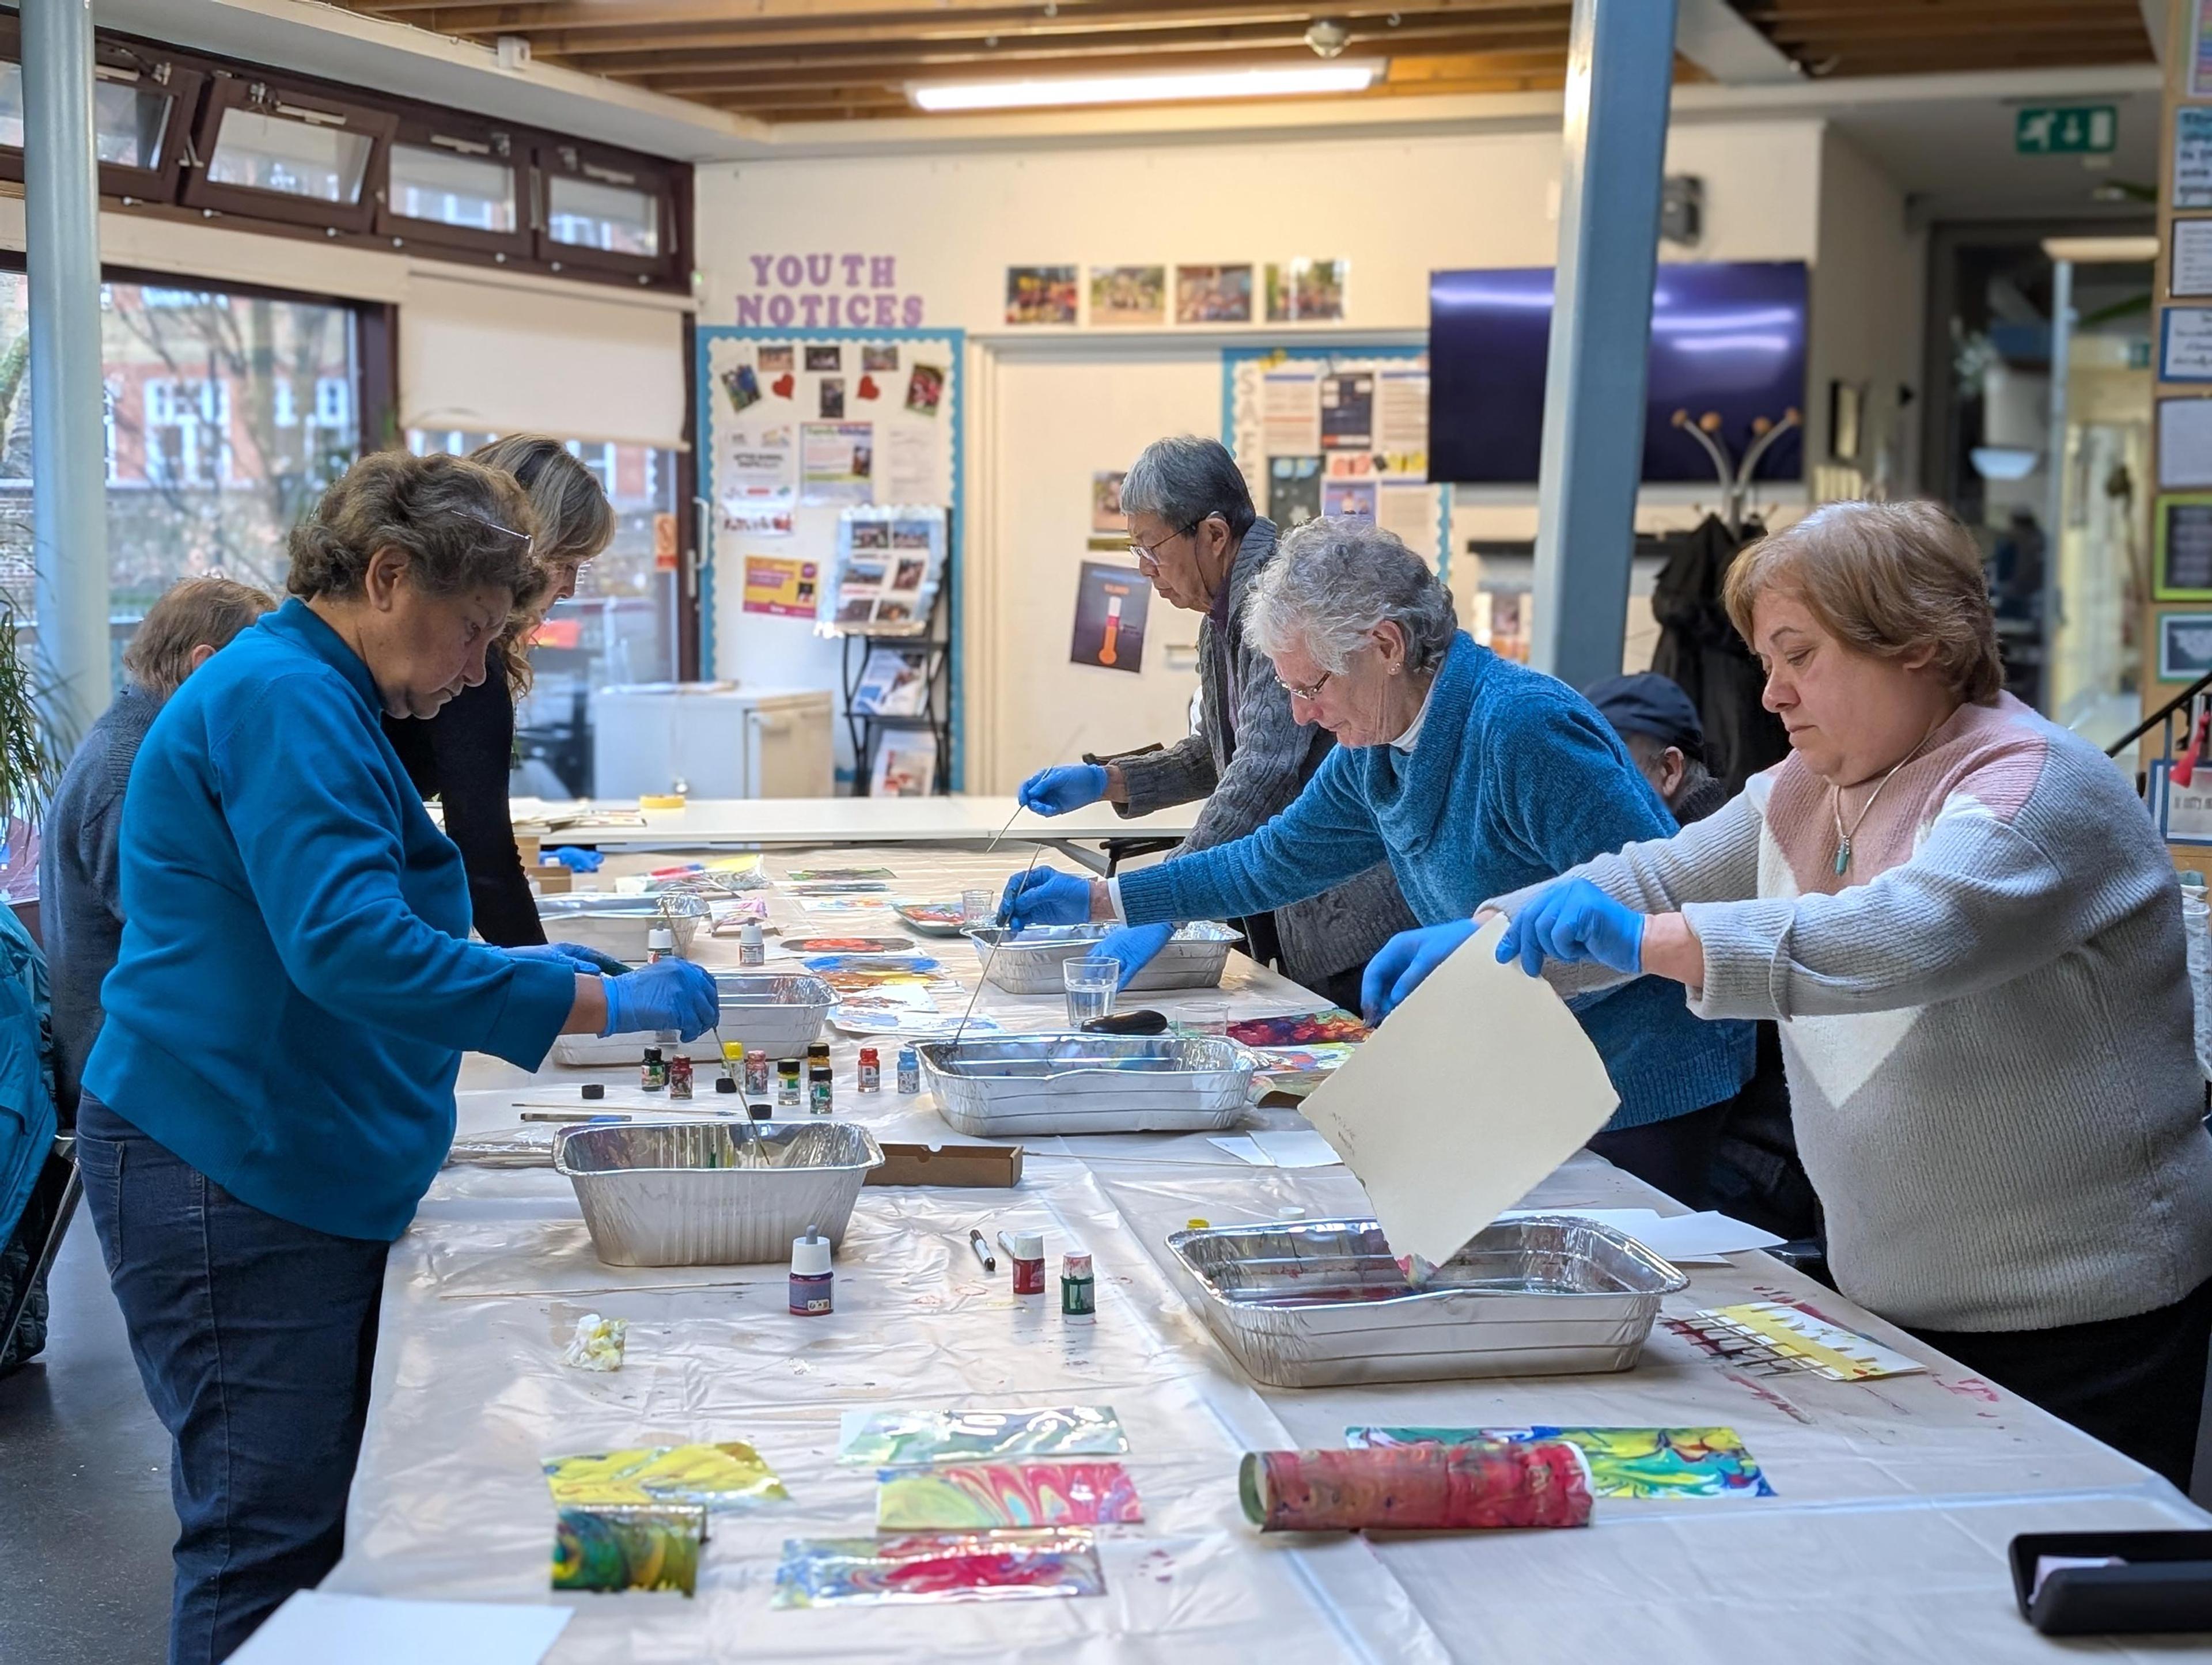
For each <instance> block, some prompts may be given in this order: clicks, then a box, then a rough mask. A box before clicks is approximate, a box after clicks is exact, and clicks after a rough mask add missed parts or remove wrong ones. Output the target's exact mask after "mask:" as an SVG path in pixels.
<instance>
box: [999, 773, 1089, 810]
mask: <svg viewBox="0 0 2212 1665" xmlns="http://www.w3.org/2000/svg"><path fill="white" fill-rule="evenodd" d="M1105 795H1106V770H1105V768H1104V767H1103V765H1102V764H1098V763H1059V764H1055V765H1054V767H1052V768H1051V769H1039V770H1038V771H1037V772H1036V774H1035V775H1030V778H1029V779H1028V780H1026V781H1023V782H1022V789H1021V790H1020V791H1019V792H1018V793H1015V794H1014V796H1015V797H1016V798H1017V799H1019V800H1020V802H1021V806H1022V807H1023V808H1024V809H1025V810H1032V811H1036V813H1037V814H1039V815H1066V813H1067V812H1068V811H1070V810H1079V809H1081V808H1083V807H1084V806H1085V805H1089V804H1095V803H1097V801H1098V800H1099V799H1102V798H1103V797H1104V796H1105Z"/></svg>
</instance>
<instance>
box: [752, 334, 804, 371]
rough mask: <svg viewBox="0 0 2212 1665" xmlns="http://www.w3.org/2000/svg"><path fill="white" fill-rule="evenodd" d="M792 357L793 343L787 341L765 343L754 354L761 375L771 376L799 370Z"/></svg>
mask: <svg viewBox="0 0 2212 1665" xmlns="http://www.w3.org/2000/svg"><path fill="white" fill-rule="evenodd" d="M792 356H793V355H792V348H791V343H789V342H787V341H780V342H778V341H764V342H763V343H761V344H760V346H759V347H758V348H757V349H755V350H754V353H753V357H754V359H755V360H756V361H757V362H758V363H759V365H760V368H761V374H763V375H769V376H773V375H779V374H781V373H782V372H784V371H786V370H790V369H795V368H798V367H797V366H795V365H794V364H793V362H792Z"/></svg>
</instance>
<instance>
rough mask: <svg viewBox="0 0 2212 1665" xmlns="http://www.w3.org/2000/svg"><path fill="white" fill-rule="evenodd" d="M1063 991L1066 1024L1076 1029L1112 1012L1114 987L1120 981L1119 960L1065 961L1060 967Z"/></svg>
mask: <svg viewBox="0 0 2212 1665" xmlns="http://www.w3.org/2000/svg"><path fill="white" fill-rule="evenodd" d="M1120 981H1121V961H1119V960H1088V959H1085V960H1069V961H1068V962H1067V963H1065V964H1064V965H1062V966H1061V967H1060V983H1061V986H1062V987H1065V988H1066V990H1067V1026H1068V1027H1069V1028H1070V1029H1080V1028H1082V1027H1083V1025H1084V1024H1087V1023H1089V1022H1091V1020H1092V1019H1093V1018H1110V1017H1112V1016H1113V1015H1114V986H1115V984H1116V983H1118V982H1120Z"/></svg>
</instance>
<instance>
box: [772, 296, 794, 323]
mask: <svg viewBox="0 0 2212 1665" xmlns="http://www.w3.org/2000/svg"><path fill="white" fill-rule="evenodd" d="M791 314H792V305H791V297H790V296H789V295H770V296H769V298H768V321H769V323H771V324H773V325H775V327H776V328H777V329H779V330H782V329H788V328H789V327H790V325H791Z"/></svg>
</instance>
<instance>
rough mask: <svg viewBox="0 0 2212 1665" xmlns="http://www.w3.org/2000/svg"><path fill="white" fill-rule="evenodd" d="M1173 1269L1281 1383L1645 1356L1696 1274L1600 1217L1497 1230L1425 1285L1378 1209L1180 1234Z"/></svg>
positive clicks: (1592, 1367) (1392, 1378)
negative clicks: (1662, 1308)
mask: <svg viewBox="0 0 2212 1665" xmlns="http://www.w3.org/2000/svg"><path fill="white" fill-rule="evenodd" d="M1167 1247H1168V1251H1169V1255H1170V1261H1169V1271H1170V1273H1171V1274H1173V1276H1174V1279H1175V1281H1176V1284H1177V1285H1179V1286H1180V1287H1181V1289H1182V1292H1183V1294H1184V1296H1185V1297H1186V1298H1188V1300H1189V1301H1190V1302H1191V1303H1192V1304H1193V1305H1194V1307H1196V1308H1197V1310H1198V1312H1199V1314H1200V1316H1201V1317H1202V1318H1203V1319H1204V1320H1205V1322H1206V1328H1208V1329H1210V1330H1212V1332H1213V1334H1214V1337H1215V1339H1216V1340H1218V1341H1219V1342H1220V1343H1221V1345H1222V1346H1224V1347H1225V1348H1227V1349H1228V1350H1229V1352H1230V1354H1231V1356H1232V1357H1233V1358H1235V1359H1236V1360H1237V1363H1238V1364H1241V1365H1243V1368H1244V1370H1245V1372H1246V1373H1247V1374H1248V1375H1249V1376H1251V1377H1252V1378H1253V1380H1255V1382H1262V1383H1264V1384H1265V1385H1267V1386H1268V1387H1273V1388H1328V1387H1346V1386H1350V1385H1353V1384H1357V1383H1362V1382H1445V1381H1455V1380H1459V1379H1461V1378H1463V1377H1475V1376H1574V1375H1582V1374H1586V1373H1587V1374H1595V1373H1597V1372H1601V1371H1612V1370H1632V1369H1634V1368H1635V1365H1636V1362H1637V1359H1638V1357H1639V1356H1640V1355H1641V1354H1642V1352H1643V1351H1644V1340H1645V1339H1646V1338H1647V1337H1648V1336H1649V1335H1650V1333H1651V1324H1652V1321H1653V1320H1654V1319H1656V1317H1657V1316H1659V1303H1660V1302H1661V1301H1662V1299H1663V1298H1664V1297H1667V1296H1668V1295H1673V1294H1676V1293H1679V1292H1680V1291H1682V1290H1684V1289H1686V1288H1687V1287H1688V1286H1689V1279H1686V1277H1684V1276H1683V1275H1682V1274H1681V1273H1680V1272H1678V1271H1676V1270H1675V1269H1674V1267H1672V1266H1670V1265H1668V1263H1667V1262H1666V1261H1662V1260H1661V1259H1660V1258H1659V1257H1658V1256H1657V1255H1654V1254H1652V1253H1651V1252H1650V1250H1649V1249H1645V1248H1644V1246H1643V1244H1641V1243H1638V1242H1636V1241H1635V1240H1634V1239H1633V1238H1632V1237H1627V1236H1626V1235H1624V1234H1623V1233H1621V1232H1620V1231H1614V1230H1613V1228H1611V1227H1610V1226H1606V1225H1601V1224H1598V1223H1597V1222H1596V1221H1594V1220H1586V1219H1576V1218H1568V1217H1564V1216H1548V1215H1530V1216H1528V1217H1526V1218H1520V1219H1512V1220H1500V1221H1498V1222H1497V1223H1496V1224H1492V1225H1491V1226H1489V1227H1487V1228H1486V1229H1485V1230H1484V1231H1482V1232H1481V1233H1480V1235H1478V1236H1477V1237H1475V1238H1474V1240H1473V1241H1472V1242H1470V1243H1468V1245H1467V1246H1466V1247H1465V1248H1463V1249H1461V1250H1460V1251H1459V1253H1458V1254H1456V1255H1453V1256H1452V1257H1451V1259H1450V1260H1449V1261H1445V1262H1444V1263H1443V1265H1442V1266H1440V1267H1437V1268H1436V1269H1435V1271H1434V1272H1433V1273H1431V1276H1430V1277H1429V1279H1427V1280H1426V1281H1425V1282H1424V1283H1422V1284H1421V1285H1418V1286H1416V1285H1413V1284H1411V1283H1409V1282H1408V1281H1407V1276H1406V1273H1405V1272H1404V1270H1403V1269H1402V1268H1401V1267H1400V1265H1399V1263H1398V1261H1396V1260H1395V1259H1394V1258H1393V1257H1392V1255H1391V1253H1390V1246H1389V1243H1388V1242H1387V1241H1385V1239H1384V1238H1383V1232H1382V1229H1381V1228H1380V1227H1379V1226H1378V1225H1377V1224H1376V1222H1375V1221H1373V1220H1371V1219H1339V1220H1288V1221H1284V1222H1281V1223H1279V1224H1272V1225H1238V1226H1224V1227H1212V1228H1208V1229H1206V1230H1200V1231H1177V1232H1175V1233H1173V1234H1172V1235H1170V1237H1169V1238H1168V1239H1167Z"/></svg>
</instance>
